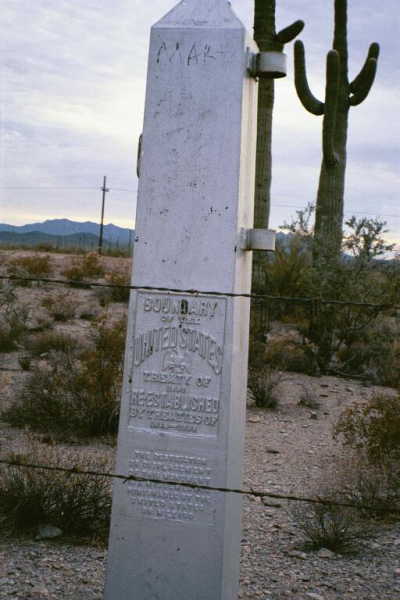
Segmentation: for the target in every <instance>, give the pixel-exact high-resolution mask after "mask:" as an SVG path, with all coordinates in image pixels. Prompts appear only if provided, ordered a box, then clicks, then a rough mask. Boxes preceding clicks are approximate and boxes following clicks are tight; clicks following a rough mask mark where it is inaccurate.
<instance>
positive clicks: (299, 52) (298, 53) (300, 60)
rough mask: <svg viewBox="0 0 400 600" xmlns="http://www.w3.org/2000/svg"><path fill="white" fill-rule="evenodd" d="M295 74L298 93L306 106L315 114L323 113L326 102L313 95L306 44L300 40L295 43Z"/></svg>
mask: <svg viewBox="0 0 400 600" xmlns="http://www.w3.org/2000/svg"><path fill="white" fill-rule="evenodd" d="M294 75H295V76H294V82H295V86H296V91H297V95H298V97H299V98H300V101H301V103H302V105H303V106H304V108H305V109H306V110H308V112H310V113H312V114H313V115H323V114H324V108H325V106H324V103H323V102H320V101H319V100H318V99H317V98H315V96H313V94H312V92H311V90H310V88H309V85H308V82H307V73H306V61H305V55H304V44H303V42H301V41H300V40H298V41H297V42H295V45H294Z"/></svg>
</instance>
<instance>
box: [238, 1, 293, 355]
mask: <svg viewBox="0 0 400 600" xmlns="http://www.w3.org/2000/svg"><path fill="white" fill-rule="evenodd" d="M275 11H276V2H275V0H254V39H255V41H256V42H257V45H258V47H259V49H260V51H261V52H282V51H283V48H284V45H285V44H287V43H288V42H290V41H292V40H293V39H294V38H295V37H296V36H297V35H298V34H299V33H300V32H301V31H302V29H303V27H304V23H303V21H300V20H298V21H295V22H294V23H292V25H289V27H286V28H285V29H282V30H281V31H279V32H278V33H277V31H276V18H275ZM270 75H271V77H270V78H267V77H262V78H260V80H259V85H258V115H257V155H256V177H255V190H254V227H260V228H267V227H268V223H269V214H270V206H271V179H272V156H271V145H272V113H273V109H274V99H275V82H274V79H275V78H276V77H279V76H282V74H278V73H274V72H271V74H270ZM264 265H265V256H263V253H261V252H259V253H254V255H253V271H252V284H251V285H252V291H253V292H257V291H261V290H262V288H263V285H264ZM263 322H264V318H263V316H262V315H260V314H259V311H258V310H257V307H256V306H254V305H252V308H251V317H250V333H251V339H252V341H254V339H255V338H256V337H257V331H258V330H261V331H264V327H263ZM253 357H254V349H253V347H252V345H251V346H250V362H252V361H253Z"/></svg>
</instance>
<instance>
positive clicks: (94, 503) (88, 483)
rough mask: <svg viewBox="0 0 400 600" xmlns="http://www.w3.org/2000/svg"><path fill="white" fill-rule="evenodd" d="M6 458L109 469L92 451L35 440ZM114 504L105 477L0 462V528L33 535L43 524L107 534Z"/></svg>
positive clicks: (76, 533)
mask: <svg viewBox="0 0 400 600" xmlns="http://www.w3.org/2000/svg"><path fill="white" fill-rule="evenodd" d="M6 459H8V460H11V461H15V462H18V463H20V464H22V465H23V464H32V463H33V464H44V465H51V466H57V467H62V468H71V467H72V466H74V467H76V468H77V469H81V470H96V471H101V472H104V471H107V470H108V468H107V467H108V465H107V463H106V461H105V460H104V459H101V458H99V457H97V456H96V455H94V454H91V453H88V452H85V454H83V453H82V452H79V451H72V450H67V449H65V448H58V447H52V448H50V447H49V446H43V445H40V444H38V443H35V444H32V445H31V448H30V449H29V450H28V451H25V452H23V453H21V454H11V455H8V456H7V457H6ZM110 507H111V494H110V484H109V480H108V478H107V477H104V476H96V477H93V476H89V475H81V474H67V473H63V472H57V471H49V470H45V469H30V468H22V467H18V466H12V467H10V466H5V465H1V467H0V529H1V530H3V532H8V533H14V534H15V533H19V534H20V533H29V534H35V533H36V532H37V531H38V528H39V527H40V526H42V525H45V524H46V525H52V526H54V527H59V528H60V529H61V530H62V532H63V533H64V534H65V535H72V536H76V537H88V536H91V537H92V536H94V535H96V536H100V537H102V538H103V539H105V537H106V535H107V529H108V525H109V515H110Z"/></svg>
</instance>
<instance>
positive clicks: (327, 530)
mask: <svg viewBox="0 0 400 600" xmlns="http://www.w3.org/2000/svg"><path fill="white" fill-rule="evenodd" d="M320 500H322V501H323V503H313V504H307V505H298V506H296V507H295V508H293V509H292V511H291V515H292V519H293V520H294V522H295V523H296V525H297V527H298V528H299V529H300V531H301V533H302V535H303V538H304V546H305V548H306V549H308V550H319V549H321V548H327V549H328V550H331V551H332V552H336V553H339V554H345V553H348V552H351V551H354V550H355V549H356V547H357V543H358V542H359V540H360V538H361V537H363V536H364V535H365V527H363V525H362V524H361V521H360V518H359V515H358V512H357V510H356V509H353V508H350V507H347V506H340V505H338V504H339V503H343V504H345V503H346V502H345V500H344V498H343V497H342V496H340V495H338V494H337V493H333V495H329V494H327V495H323V496H321V497H320Z"/></svg>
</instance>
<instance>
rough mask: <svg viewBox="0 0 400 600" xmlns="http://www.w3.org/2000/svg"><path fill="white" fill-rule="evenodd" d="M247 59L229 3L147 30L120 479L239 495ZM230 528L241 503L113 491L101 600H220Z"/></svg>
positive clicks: (232, 590)
mask: <svg viewBox="0 0 400 600" xmlns="http://www.w3.org/2000/svg"><path fill="white" fill-rule="evenodd" d="M251 48H252V42H251V41H249V40H248V39H247V36H246V32H245V29H244V27H243V25H242V23H241V22H240V21H239V20H238V19H237V17H236V16H235V15H234V13H233V12H232V9H231V8H230V3H229V2H227V0H184V1H183V2H181V3H180V4H178V5H177V6H176V7H175V8H174V9H173V10H172V11H170V12H169V13H168V14H167V15H166V16H165V17H164V18H163V19H161V21H159V22H158V23H157V24H156V25H154V26H153V28H152V32H151V41H150V53H149V65H148V80H147V96H146V107H145V117H144V128H143V140H142V148H141V152H140V155H141V156H140V182H139V193H138V205H137V215H136V232H135V233H136V236H135V248H134V268H133V278H132V284H133V285H134V286H135V288H142V289H135V290H134V291H132V294H131V300H130V308H129V324H128V337H127V349H126V358H125V375H124V389H123V398H122V406H121V416H120V429H119V438H118V454H117V466H116V469H117V472H118V473H120V474H124V475H131V476H136V477H140V478H143V479H144V480H146V479H148V480H161V481H168V482H179V483H189V484H195V485H200V486H209V487H216V488H220V487H223V488H230V489H232V488H236V489H237V488H240V487H241V475H242V449H243V442H244V426H245V404H246V400H245V399H246V379H247V356H248V329H249V298H248V297H246V294H249V292H250V284H251V252H248V251H247V250H248V249H251V248H252V244H254V247H259V246H260V247H263V248H265V246H264V245H263V243H265V240H260V237H259V236H254V235H253V234H252V233H251V231H250V230H251V227H252V224H253V198H252V195H253V190H254V165H255V142H256V121H257V118H256V117H257V108H256V101H257V100H256V99H257V84H256V82H255V80H254V79H253V78H252V77H251V76H250V75H249V73H248V68H247V67H248V52H249V50H251ZM161 290H179V291H161ZM188 290H190V292H189V291H188ZM240 515H241V497H240V495H239V494H235V493H227V492H218V491H212V490H207V489H201V488H197V489H196V488H195V487H193V488H191V487H185V486H183V485H173V484H163V483H155V482H154V481H153V482H152V481H132V480H129V481H125V482H124V481H123V480H117V481H116V482H115V486H114V495H113V511H112V521H111V532H110V548H109V558H108V568H107V577H106V588H105V599H106V600H128V599H129V600H234V599H235V598H236V597H237V591H238V579H239V557H240V539H241V526H240Z"/></svg>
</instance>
